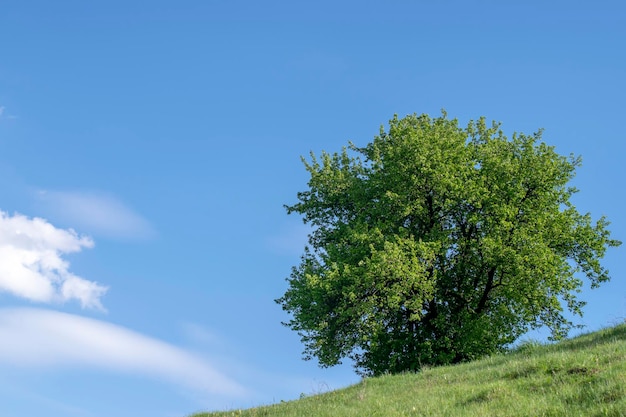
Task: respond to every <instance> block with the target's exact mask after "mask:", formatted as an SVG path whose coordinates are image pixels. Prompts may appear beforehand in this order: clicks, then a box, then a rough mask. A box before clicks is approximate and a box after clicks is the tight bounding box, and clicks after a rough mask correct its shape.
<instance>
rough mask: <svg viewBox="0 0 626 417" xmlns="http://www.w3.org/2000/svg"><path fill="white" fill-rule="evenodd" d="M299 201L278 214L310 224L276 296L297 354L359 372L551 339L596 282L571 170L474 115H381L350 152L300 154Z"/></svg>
mask: <svg viewBox="0 0 626 417" xmlns="http://www.w3.org/2000/svg"><path fill="white" fill-rule="evenodd" d="M303 162H304V165H305V167H306V169H307V171H308V172H309V173H310V176H311V177H310V180H309V183H308V189H307V190H306V191H303V192H300V193H298V200H299V201H298V203H296V204H294V205H291V206H286V208H287V211H288V213H297V214H300V215H302V216H303V219H304V222H305V223H308V224H310V225H312V226H313V232H312V233H311V234H310V236H309V246H308V247H307V248H306V249H305V252H304V255H303V256H302V262H301V263H300V265H299V266H297V267H294V268H293V270H292V273H291V277H290V278H289V279H288V282H289V288H288V290H287V291H286V293H285V294H284V295H283V297H282V298H280V299H278V300H276V301H277V302H278V303H279V304H280V305H282V307H283V309H284V310H286V311H287V312H289V313H290V314H291V315H292V319H291V320H290V321H289V322H288V323H286V325H288V326H289V327H290V328H292V329H293V330H295V331H297V332H298V333H299V334H300V336H301V338H302V341H303V343H304V345H305V352H304V353H305V358H306V359H311V358H312V357H317V359H318V360H319V363H320V365H322V366H332V365H335V364H338V363H340V362H341V360H342V359H343V358H346V357H348V358H351V359H353V360H354V361H355V364H356V365H355V366H356V368H357V371H358V372H360V373H362V374H364V375H380V374H384V373H397V372H404V371H415V370H418V369H420V368H421V367H422V366H423V365H441V364H447V363H456V362H461V361H465V360H470V359H474V358H477V357H480V356H484V355H488V354H492V353H495V352H499V351H501V350H502V349H503V348H504V347H505V346H507V345H509V344H510V343H512V342H513V341H514V340H516V338H518V337H519V336H520V335H522V334H523V333H525V332H526V331H527V330H529V329H531V328H536V327H540V326H544V325H545V326H548V327H549V328H550V329H551V330H552V335H553V337H554V338H555V339H558V338H561V337H563V336H564V335H566V334H567V331H568V329H570V328H571V327H572V323H571V322H569V321H568V320H567V319H566V318H565V316H564V314H563V313H564V309H568V310H569V311H571V312H573V313H575V314H579V315H580V314H582V310H581V309H582V307H583V305H584V303H583V302H582V301H579V300H578V299H577V297H576V293H577V292H579V291H580V288H581V287H582V285H583V281H582V280H581V278H580V277H579V276H580V275H582V276H584V277H586V278H587V279H588V280H589V282H590V283H591V286H592V287H596V286H598V285H600V284H601V283H602V282H605V281H607V280H608V279H609V275H608V271H607V270H606V269H604V268H603V267H602V266H601V265H600V259H601V258H602V257H603V255H604V253H605V250H606V249H607V247H610V246H618V245H619V244H620V242H618V241H616V240H613V239H611V238H610V233H609V231H608V230H607V226H608V221H607V220H606V219H605V218H604V217H602V218H600V219H599V220H598V221H596V222H595V223H594V222H593V221H592V218H591V216H590V215H589V214H580V213H579V212H578V211H577V210H576V208H575V207H574V206H573V205H572V203H571V202H570V197H571V196H572V194H573V193H575V192H576V191H577V190H575V189H574V188H572V187H568V185H567V184H568V182H569V181H570V180H571V179H572V177H573V176H574V173H575V169H576V167H578V166H579V165H580V158H575V157H573V156H570V157H564V156H561V155H559V154H557V153H556V152H555V150H554V148H553V147H551V146H548V145H546V144H545V143H543V142H542V141H541V132H538V133H535V134H534V135H530V136H528V135H524V134H515V135H514V136H513V137H512V139H508V138H507V137H505V136H504V134H503V133H502V131H501V130H500V129H499V125H497V124H495V123H494V124H493V125H492V126H491V127H488V126H487V124H486V122H485V119H484V118H481V119H479V120H478V121H472V122H470V123H469V124H468V126H467V127H466V128H461V127H459V125H458V122H457V120H449V119H447V116H446V114H445V113H444V114H443V115H442V116H441V117H439V118H435V119H432V118H430V117H429V116H427V115H421V116H417V115H412V116H407V117H405V118H403V119H398V118H397V117H394V119H392V120H391V121H390V124H389V129H388V131H387V132H385V131H384V130H383V128H381V131H380V134H379V135H378V136H377V137H375V139H374V141H373V142H372V143H370V144H368V145H367V146H366V147H364V148H359V147H356V146H355V145H354V144H352V143H350V145H349V147H348V148H344V149H343V150H342V151H341V152H340V153H333V154H329V153H326V152H323V153H322V155H321V157H320V158H317V157H316V156H315V155H314V154H313V153H312V154H311V160H310V161H307V160H305V159H304V158H303Z"/></svg>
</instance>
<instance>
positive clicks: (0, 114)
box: [0, 106, 17, 119]
mask: <svg viewBox="0 0 626 417" xmlns="http://www.w3.org/2000/svg"><path fill="white" fill-rule="evenodd" d="M5 110H6V107H4V106H0V119H17V116H14V115H12V114H7V115H5Z"/></svg>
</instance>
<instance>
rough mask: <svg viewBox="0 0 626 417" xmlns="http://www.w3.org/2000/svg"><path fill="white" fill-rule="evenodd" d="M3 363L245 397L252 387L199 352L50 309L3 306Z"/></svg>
mask: <svg viewBox="0 0 626 417" xmlns="http://www.w3.org/2000/svg"><path fill="white" fill-rule="evenodd" d="M0 340H2V341H3V343H1V344H0V363H2V362H5V363H7V364H10V365H12V366H22V367H35V368H41V367H57V368H67V367H76V366H79V367H90V368H96V369H102V370H106V371H117V372H121V373H130V374H140V375H147V376H151V377H154V378H157V379H165V380H168V381H170V382H172V383H175V384H177V385H182V386H186V387H188V388H192V389H194V390H197V391H199V392H203V393H208V394H213V395H220V396H228V397H232V398H240V397H243V396H244V395H247V394H248V393H247V391H246V390H245V389H244V388H243V387H242V386H240V385H239V384H238V383H237V382H235V381H233V380H232V379H231V378H229V377H227V376H225V375H223V374H222V373H220V372H219V371H217V370H216V369H215V368H214V367H213V366H212V365H211V364H209V363H208V362H207V361H206V360H204V359H203V358H201V357H200V356H197V355H194V354H192V353H190V352H188V351H185V350H183V349H181V348H179V347H176V346H174V345H171V344H169V343H166V342H163V341H161V340H158V339H154V338H151V337H148V336H145V335H142V334H140V333H137V332H134V331H132V330H129V329H127V328H124V327H121V326H117V325H114V324H110V323H106V322H103V321H100V320H95V319H91V318H85V317H81V316H77V315H72V314H67V313H61V312H57V311H51V310H42V309H31V308H16V309H0Z"/></svg>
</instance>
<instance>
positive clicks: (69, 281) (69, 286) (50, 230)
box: [0, 211, 107, 311]
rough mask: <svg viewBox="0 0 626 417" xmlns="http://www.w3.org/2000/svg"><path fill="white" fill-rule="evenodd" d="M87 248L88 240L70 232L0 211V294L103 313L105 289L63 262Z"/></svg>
mask: <svg viewBox="0 0 626 417" xmlns="http://www.w3.org/2000/svg"><path fill="white" fill-rule="evenodd" d="M91 247H93V241H92V240H91V239H90V238H88V237H85V236H79V235H78V234H77V233H76V232H74V231H73V230H71V229H70V230H64V229H58V228H56V227H54V226H53V225H51V224H50V223H48V222H47V221H46V220H44V219H41V218H29V217H26V216H23V215H21V214H14V215H13V216H10V215H8V214H7V213H5V212H3V211H0V292H8V293H10V294H13V295H15V296H17V297H21V298H25V299H28V300H31V301H35V302H43V303H63V302H66V301H69V300H73V299H74V300H78V301H79V302H80V304H81V306H82V307H83V308H93V309H98V310H102V311H104V307H103V306H102V303H101V301H100V299H101V298H102V296H104V294H105V293H106V292H107V287H105V286H102V285H100V284H98V283H96V282H93V281H88V280H86V279H83V278H81V277H79V276H77V275H74V274H73V273H71V272H70V271H69V263H68V262H67V261H66V260H64V259H63V255H65V254H69V253H74V252H80V251H81V250H82V249H83V248H91Z"/></svg>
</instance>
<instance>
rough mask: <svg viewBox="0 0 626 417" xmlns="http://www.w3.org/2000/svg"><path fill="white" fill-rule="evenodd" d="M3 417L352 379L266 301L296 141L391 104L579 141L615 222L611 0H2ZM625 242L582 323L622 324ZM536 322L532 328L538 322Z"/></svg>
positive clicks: (350, 124) (327, 142)
mask: <svg viewBox="0 0 626 417" xmlns="http://www.w3.org/2000/svg"><path fill="white" fill-rule="evenodd" d="M0 39H1V40H2V46H1V47H0V212H1V213H0V340H2V343H1V344H0V417H4V416H26V415H45V416H47V417H61V416H63V417H74V416H76V417H79V416H80V417H105V416H111V415H115V416H118V417H125V416H137V415H145V416H152V417H184V416H187V415H189V414H191V413H193V412H197V411H203V410H217V409H234V408H243V407H251V406H257V405H261V404H268V403H273V402H278V401H281V400H291V399H295V398H298V397H299V396H300V395H301V394H305V395H309V394H314V393H318V392H322V391H325V390H329V389H336V388H341V387H344V386H347V385H349V384H352V383H356V382H358V381H359V378H358V376H357V375H356V374H355V373H354V371H353V369H352V367H351V365H350V364H349V363H345V364H343V365H341V366H338V367H334V368H330V369H321V368H319V367H318V366H317V364H316V363H315V361H309V362H306V361H303V360H302V355H301V353H302V350H303V346H302V344H301V343H300V341H299V337H298V335H297V334H295V333H294V332H292V331H290V330H289V329H288V328H286V327H284V326H282V325H281V321H286V320H288V319H289V317H288V316H287V315H286V314H285V313H284V312H283V311H282V310H281V309H280V306H278V305H277V304H276V303H275V302H274V301H273V300H274V299H276V298H278V297H280V296H282V295H283V293H284V292H285V290H286V289H287V283H286V281H285V279H286V278H287V277H288V276H289V273H290V270H291V267H292V266H294V265H296V264H298V262H299V259H300V255H301V254H302V252H303V247H304V245H305V243H306V234H307V230H308V229H307V228H306V226H304V225H303V224H302V221H301V219H299V218H298V217H294V216H288V215H287V214H286V212H285V210H284V207H283V205H284V204H293V203H294V202H296V201H297V200H296V194H297V192H298V191H303V190H305V189H306V184H307V181H308V177H307V173H306V171H305V169H304V167H303V165H302V163H301V161H300V156H301V155H308V154H309V152H310V151H313V152H315V153H320V152H321V151H322V150H326V151H329V152H334V151H339V150H341V148H342V147H343V146H345V145H346V144H347V143H348V141H353V142H354V143H355V144H357V145H365V144H367V143H368V142H370V141H371V140H372V139H373V138H374V136H375V135H376V134H378V132H379V129H380V126H381V125H387V122H388V121H389V119H391V118H392V117H393V115H394V114H398V115H399V116H400V117H402V116H405V115H407V114H413V113H417V114H421V113H428V114H430V115H432V116H435V117H436V116H438V115H440V114H441V113H440V112H441V109H445V110H446V111H447V113H448V115H449V116H450V117H452V118H458V119H459V121H460V123H461V124H465V123H467V122H468V121H469V120H471V119H477V118H478V117H480V116H485V117H486V118H487V119H488V120H495V121H498V122H501V123H502V129H503V130H504V131H505V132H506V133H507V134H509V135H510V134H512V133H513V132H524V133H533V132H535V131H537V130H538V129H540V128H543V129H544V134H543V139H544V141H545V142H546V143H548V144H549V145H553V146H555V147H556V150H557V152H559V153H561V154H564V155H569V154H570V153H572V154H574V155H581V156H582V158H583V165H582V167H581V168H579V169H578V171H577V176H576V178H575V179H574V181H573V184H572V185H575V186H576V187H578V188H579V189H580V192H579V193H578V194H576V195H575V196H574V198H573V202H574V204H575V205H576V206H577V207H578V209H579V211H581V212H590V213H591V214H592V216H593V218H594V219H597V218H598V217H599V216H602V215H606V216H607V217H608V219H609V220H610V221H611V226H610V230H611V231H612V234H613V237H614V238H617V239H620V240H626V215H625V214H624V212H623V210H624V205H625V203H626V196H625V194H624V189H625V188H624V184H623V182H624V180H625V179H626V164H624V161H623V158H624V155H625V154H626V133H625V130H624V111H625V110H626V54H625V53H624V51H626V5H624V3H623V2H622V1H602V0H600V1H596V2H587V1H584V2H583V1H567V2H565V1H552V2H544V1H524V2H521V1H519V2H513V1H511V2H502V1H495V0H493V1H487V0H479V1H476V2H465V1H448V0H444V1H440V2H426V1H399V0H391V1H388V2H374V1H363V0H361V1H332V2H331V1H326V0H321V1H317V2H299V1H293V2H286V1H283V2H280V1H276V0H268V1H263V2H259V1H249V0H231V1H225V0H206V1H199V0H197V1H193V0H180V1H164V0H155V1H151V2H145V1H141V2H140V1H136V0H125V1H119V0H108V1H93V2H83V1H69V0H59V1H55V2H49V1H36V0H33V1H29V0H23V1H15V0H0ZM624 250H625V248H624V247H620V248H617V249H612V250H609V251H608V253H607V255H606V257H605V259H604V261H603V265H604V266H606V267H607V268H608V269H609V270H610V272H611V276H612V280H611V282H610V283H607V284H605V285H603V286H602V287H601V288H599V289H595V290H590V289H589V286H588V285H587V284H586V285H585V287H584V289H583V292H582V294H581V298H582V299H584V300H586V301H587V302H588V304H587V306H586V308H585V316H584V317H583V318H582V319H578V321H577V322H578V323H581V324H583V325H585V326H586V327H585V331H592V330H596V329H599V328H601V327H605V326H610V325H613V324H616V323H619V322H622V321H624V319H625V318H626V281H625V280H624V276H625V274H626V268H625V266H624V263H623V262H621V260H622V259H623V258H624ZM538 337H541V336H538Z"/></svg>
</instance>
